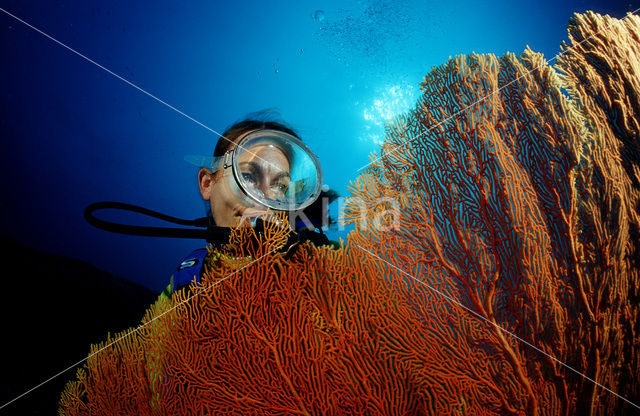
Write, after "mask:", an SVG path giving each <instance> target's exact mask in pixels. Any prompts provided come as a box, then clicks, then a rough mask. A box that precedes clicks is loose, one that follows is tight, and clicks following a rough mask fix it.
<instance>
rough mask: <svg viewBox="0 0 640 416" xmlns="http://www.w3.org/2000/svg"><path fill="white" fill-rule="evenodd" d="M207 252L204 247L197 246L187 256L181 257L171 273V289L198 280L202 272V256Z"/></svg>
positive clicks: (176, 288)
mask: <svg viewBox="0 0 640 416" xmlns="http://www.w3.org/2000/svg"><path fill="white" fill-rule="evenodd" d="M208 253H209V251H208V250H207V249H206V248H199V249H197V250H194V251H192V252H191V253H190V254H189V255H188V256H186V257H185V258H183V259H182V261H181V262H180V265H179V266H178V269H177V270H176V271H175V273H173V291H174V292H175V291H176V290H178V289H180V288H181V287H184V286H187V285H188V284H190V283H191V282H193V280H194V279H195V281H196V282H200V274H201V273H202V265H203V264H204V258H205V256H206V255H207V254H208Z"/></svg>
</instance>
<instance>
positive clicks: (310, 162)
mask: <svg viewBox="0 0 640 416" xmlns="http://www.w3.org/2000/svg"><path fill="white" fill-rule="evenodd" d="M220 169H224V176H223V180H226V181H228V185H229V187H230V188H231V189H232V190H233V191H234V193H236V194H237V195H238V196H239V197H240V198H243V200H244V201H245V203H246V205H247V206H252V205H255V204H258V205H260V206H264V207H267V208H271V209H274V210H281V211H296V210H299V209H303V208H305V207H307V206H309V205H310V204H312V203H313V202H314V201H315V200H316V199H317V198H318V196H319V195H320V191H321V189H322V170H321V168H320V163H319V161H318V158H317V157H316V156H315V155H314V154H313V152H312V151H311V150H310V149H309V148H308V147H307V146H306V145H305V144H304V143H302V141H300V139H298V138H297V137H294V136H292V135H290V134H287V133H284V132H281V131H278V130H256V131H253V132H250V133H248V134H247V135H245V136H244V137H243V138H242V139H241V140H240V141H239V142H238V143H237V144H236V146H235V147H234V148H233V149H231V150H229V151H227V152H226V153H225V154H224V155H222V156H220V157H214V158H213V163H212V171H213V172H217V171H218V170H220Z"/></svg>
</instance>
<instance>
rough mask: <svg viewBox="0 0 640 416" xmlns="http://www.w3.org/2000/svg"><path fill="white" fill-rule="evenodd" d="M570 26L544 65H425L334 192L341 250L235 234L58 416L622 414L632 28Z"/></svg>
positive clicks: (631, 299)
mask: <svg viewBox="0 0 640 416" xmlns="http://www.w3.org/2000/svg"><path fill="white" fill-rule="evenodd" d="M611 28H613V29H612V30H611V31H609V29H611ZM569 33H570V37H571V40H572V42H573V45H574V46H573V47H571V49H570V47H569V46H566V47H565V48H566V52H565V53H564V54H563V56H562V57H560V59H559V63H558V66H557V68H556V69H554V68H551V67H549V66H548V65H547V64H546V62H545V61H544V59H543V57H542V56H541V55H540V54H536V53H534V52H532V51H530V50H526V51H525V52H524V53H523V54H522V55H520V56H515V55H513V54H508V55H506V56H504V57H501V58H496V57H495V56H492V55H471V56H459V57H456V58H454V59H451V60H450V61H449V62H447V63H446V64H444V65H442V66H440V67H438V68H435V69H434V70H433V71H432V72H431V73H429V74H428V75H427V76H426V77H425V80H424V82H423V83H422V84H421V88H422V97H421V98H420V99H419V101H418V103H417V104H416V106H415V108H414V109H413V110H411V111H410V112H409V113H408V114H407V115H406V116H404V117H401V118H400V119H398V120H397V121H396V122H395V123H393V124H392V125H391V126H389V128H388V130H387V138H386V141H385V144H384V146H383V148H382V149H381V151H380V156H379V157H378V158H374V160H373V163H372V164H371V166H370V167H369V168H367V170H366V171H365V172H364V173H363V175H362V176H361V177H360V178H359V179H358V180H357V181H356V182H355V183H353V184H352V188H353V192H352V196H351V198H350V200H349V203H348V205H347V207H346V210H345V214H344V220H345V221H347V222H352V223H355V224H356V225H357V227H356V230H355V231H354V232H352V233H351V234H350V235H349V238H348V241H347V243H346V244H345V245H344V246H342V247H341V248H340V249H338V250H333V249H329V248H326V247H325V248H317V247H314V246H312V245H310V244H305V245H302V246H301V247H299V249H298V250H297V251H296V252H295V254H294V255H293V256H291V257H290V258H288V259H285V258H284V257H283V255H282V253H280V252H279V251H278V247H280V246H281V245H282V244H283V243H284V241H285V239H286V236H285V233H284V231H283V229H281V228H279V227H277V226H275V223H271V225H270V226H268V227H267V229H266V231H265V233H264V234H263V235H256V234H255V232H254V231H253V229H251V228H249V227H243V228H239V229H237V230H236V231H235V232H234V234H233V236H232V241H231V244H230V245H229V246H228V247H225V249H224V250H217V251H215V252H213V253H212V255H210V256H209V257H208V264H207V268H206V273H205V275H204V276H203V279H202V282H201V283H200V284H197V285H196V284H194V285H192V286H190V287H189V288H185V289H183V290H180V291H178V292H176V293H175V294H174V295H173V296H172V298H171V299H165V298H161V299H159V301H158V302H157V303H156V304H155V305H153V306H152V307H151V308H150V310H149V312H148V314H147V316H146V317H145V319H144V320H143V323H142V326H141V327H140V328H139V329H138V330H136V331H132V332H126V333H123V334H120V335H118V336H116V337H112V338H109V339H108V340H107V341H106V342H105V343H103V344H101V345H98V346H94V347H93V348H92V354H91V356H90V358H89V360H88V361H87V364H86V365H85V367H84V368H83V369H80V370H79V371H78V376H77V380H76V381H72V382H70V383H69V384H68V385H67V388H66V389H65V391H64V392H63V394H62V398H61V401H60V414H61V415H100V414H105V415H106V414H109V415H112V414H141V415H175V414H238V415H239V414H242V415H245V414H302V415H309V414H363V415H364V414H367V415H369V414H379V415H387V414H406V415H414V414H438V415H440V414H444V415H447V414H449V415H462V414H466V415H469V414H472V415H497V414H528V415H537V414H549V415H556V414H565V415H569V414H576V413H579V414H586V413H589V414H610V413H616V412H624V411H628V410H635V409H636V407H637V406H635V405H634V403H635V404H639V402H640V392H639V389H640V387H639V384H640V383H639V380H638V374H640V358H639V352H638V351H639V350H640V349H639V348H638V344H637V342H638V341H637V340H638V339H639V337H638V334H639V333H640V327H639V326H640V320H639V319H638V318H639V316H638V314H639V313H640V293H639V290H640V288H639V283H640V279H639V274H638V273H639V272H638V271H639V270H640V255H639V253H638V244H640V239H639V236H640V233H639V229H640V228H639V221H638V210H639V208H640V205H639V202H638V201H639V200H638V198H639V192H640V191H639V190H640V174H639V173H640V168H639V167H638V161H639V160H640V159H639V158H640V155H639V154H638V152H637V146H638V134H639V133H638V132H639V131H640V130H639V129H638V126H639V123H638V116H639V111H640V105H638V100H639V98H638V97H640V88H639V87H640V86H639V85H638V80H639V79H640V73H639V72H640V69H639V68H640V64H639V62H640V53H639V50H640V49H639V47H638V41H639V39H640V19H639V18H637V17H635V16H631V17H628V18H627V19H626V20H625V21H624V22H623V23H620V22H618V21H615V20H614V19H610V18H608V17H601V16H598V15H596V14H592V13H587V14H585V15H576V16H575V17H574V19H572V21H571V22H570V27H569ZM583 40H584V41H583ZM621 92H624V96H621V95H620V94H621ZM282 220H283V219H282ZM213 259H216V260H213ZM125 335H126V337H125V338H123V339H122V341H121V342H117V343H112V345H110V342H111V341H110V340H112V339H114V340H117V339H119V337H122V336H125ZM105 347H106V348H105ZM577 373H580V374H577ZM585 376H586V377H588V378H589V379H591V380H589V379H587V378H585ZM593 381H595V382H596V383H597V384H596V383H593ZM603 387H604V388H606V389H608V390H605V389H604V388H603Z"/></svg>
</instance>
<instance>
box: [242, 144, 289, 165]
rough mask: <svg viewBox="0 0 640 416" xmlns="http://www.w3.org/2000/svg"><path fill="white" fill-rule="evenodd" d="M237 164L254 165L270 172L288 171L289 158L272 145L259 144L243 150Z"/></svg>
mask: <svg viewBox="0 0 640 416" xmlns="http://www.w3.org/2000/svg"><path fill="white" fill-rule="evenodd" d="M238 163H239V164H243V163H255V164H258V165H260V166H261V167H263V168H266V169H270V170H279V171H289V170H290V166H289V158H288V157H287V155H286V154H285V152H283V151H282V150H281V149H280V148H278V147H277V146H275V145H273V144H259V145H256V146H250V147H249V148H247V149H243V150H242V152H241V153H240V155H239V156H238Z"/></svg>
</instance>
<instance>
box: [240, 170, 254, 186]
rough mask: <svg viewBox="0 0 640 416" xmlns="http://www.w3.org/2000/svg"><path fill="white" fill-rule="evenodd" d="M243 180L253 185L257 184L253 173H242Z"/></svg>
mask: <svg viewBox="0 0 640 416" xmlns="http://www.w3.org/2000/svg"><path fill="white" fill-rule="evenodd" d="M242 180H243V181H244V182H245V183H249V184H252V185H255V184H256V177H255V176H254V175H253V173H251V172H242Z"/></svg>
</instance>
